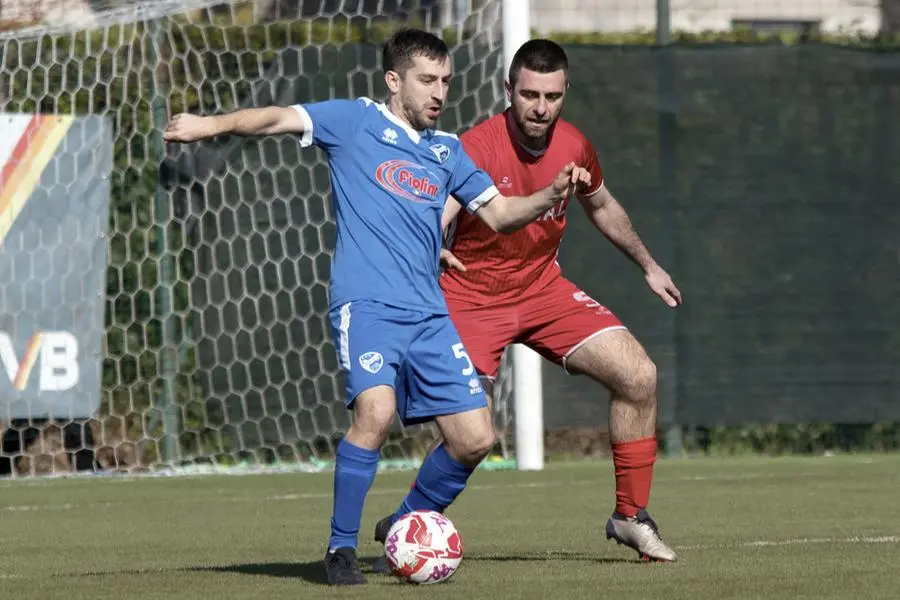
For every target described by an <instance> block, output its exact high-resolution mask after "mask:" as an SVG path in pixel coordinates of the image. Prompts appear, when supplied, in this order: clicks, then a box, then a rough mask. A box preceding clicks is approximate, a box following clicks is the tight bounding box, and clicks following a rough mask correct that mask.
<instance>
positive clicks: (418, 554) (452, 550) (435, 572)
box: [384, 510, 463, 583]
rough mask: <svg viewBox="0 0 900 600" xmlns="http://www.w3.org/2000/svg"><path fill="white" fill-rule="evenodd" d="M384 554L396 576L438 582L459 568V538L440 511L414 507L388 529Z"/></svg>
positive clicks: (448, 520)
mask: <svg viewBox="0 0 900 600" xmlns="http://www.w3.org/2000/svg"><path fill="white" fill-rule="evenodd" d="M384 556H385V558H386V559H387V563H388V565H390V567H391V571H393V572H394V575H396V576H397V577H400V578H402V579H405V580H406V581H408V582H410V583H438V582H439V581H446V580H447V579H450V577H452V576H453V574H454V573H456V570H457V569H458V568H459V563H460V561H462V557H463V545H462V538H461V537H460V535H459V532H458V531H457V530H456V527H454V526H453V523H451V522H450V519H448V518H447V517H445V516H444V515H442V514H441V513H438V512H434V511H430V510H417V511H413V512H411V513H408V514H406V515H403V516H402V517H400V518H399V519H398V520H397V522H396V523H394V526H393V527H391V529H390V531H388V534H387V541H386V542H385V544H384Z"/></svg>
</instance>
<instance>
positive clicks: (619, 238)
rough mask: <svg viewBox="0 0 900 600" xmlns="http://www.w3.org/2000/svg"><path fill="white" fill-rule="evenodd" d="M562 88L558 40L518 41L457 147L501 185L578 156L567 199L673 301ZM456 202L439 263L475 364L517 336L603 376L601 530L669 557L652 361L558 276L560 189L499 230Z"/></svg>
mask: <svg viewBox="0 0 900 600" xmlns="http://www.w3.org/2000/svg"><path fill="white" fill-rule="evenodd" d="M567 88H568V59H567V57H566V54H565V51H564V50H563V49H562V48H561V47H560V46H558V45H557V44H555V43H553V42H551V41H548V40H531V41H529V42H526V43H525V44H524V45H522V47H521V48H520V49H519V50H518V52H516V55H515V56H514V57H513V60H512V63H511V65H510V70H509V80H508V82H507V84H506V91H507V95H508V97H509V100H510V104H511V106H510V108H509V109H507V110H506V111H504V112H503V113H501V114H499V115H496V116H494V117H492V118H490V119H488V120H486V121H484V122H482V123H480V124H479V125H477V126H475V127H473V128H472V129H470V130H469V131H467V132H466V133H465V134H464V135H463V136H462V142H463V147H464V149H465V151H466V153H467V154H468V155H469V156H470V157H471V158H472V160H473V161H474V162H475V164H476V165H478V166H479V167H480V168H482V169H484V170H485V171H486V172H487V173H488V175H490V176H491V178H492V179H493V180H494V185H496V186H497V188H498V189H499V190H500V192H501V193H504V194H507V195H509V194H513V195H527V194H530V193H531V192H533V191H534V190H537V189H539V188H540V187H542V186H545V185H546V184H547V182H548V181H550V180H552V179H553V177H554V176H555V175H556V173H557V172H558V171H559V169H560V168H561V166H562V165H565V164H566V163H568V162H570V161H575V163H576V164H578V165H583V166H584V167H585V168H586V169H587V170H588V171H589V172H590V173H591V182H592V187H591V189H589V190H587V192H585V193H584V194H583V195H579V196H578V201H579V202H580V204H581V205H582V207H583V208H584V210H585V212H586V213H587V216H588V218H589V219H590V220H591V222H592V223H593V224H594V225H595V226H596V227H597V229H598V230H600V232H602V233H603V234H604V235H605V236H606V237H607V238H608V239H609V240H610V241H612V242H613V244H615V245H616V246H617V247H618V248H619V250H621V251H622V252H624V253H625V255H626V256H628V257H629V258H630V259H631V260H633V261H634V262H635V263H636V264H637V265H638V266H639V267H640V268H641V269H642V270H643V272H644V278H645V279H646V282H647V285H648V286H649V287H650V289H651V290H652V291H653V292H654V293H656V294H657V295H658V296H659V297H660V298H661V299H662V300H663V301H664V302H665V303H666V304H667V305H668V306H670V307H673V308H674V307H676V306H678V304H680V302H681V293H680V292H679V290H678V288H677V287H676V286H675V284H674V283H673V282H672V279H671V278H670V277H669V275H668V274H667V273H666V272H665V270H663V268H662V267H660V266H659V265H658V264H657V263H656V261H654V260H653V257H652V256H651V255H650V252H648V250H647V248H646V247H645V246H644V244H643V243H642V242H641V240H640V237H639V236H638V235H637V233H635V230H634V228H633V227H632V224H631V220H630V219H629V218H628V215H627V214H626V212H625V210H624V209H623V208H622V206H621V205H620V204H619V203H618V202H617V201H616V199H615V198H614V197H613V196H612V194H611V193H610V192H609V189H608V188H607V187H606V184H605V182H604V179H603V171H602V169H601V168H600V164H599V163H598V161H597V156H596V153H595V151H594V148H593V146H592V145H591V143H590V142H589V141H588V140H587V139H586V138H585V136H584V135H583V134H582V133H581V132H580V131H579V130H578V129H577V128H576V127H575V126H574V125H572V124H571V123H568V122H566V121H565V120H563V119H561V118H560V113H561V111H562V108H563V102H564V100H565V95H566V90H567ZM459 209H460V205H459V204H458V203H456V202H453V201H451V202H448V203H447V206H446V208H445V210H444V224H445V225H447V226H448V227H447V229H448V243H447V246H448V249H449V250H448V251H446V252H445V255H444V263H445V265H446V266H449V267H450V268H448V269H447V270H445V272H444V274H443V275H442V277H441V280H440V283H441V288H442V289H443V291H444V297H445V298H446V300H447V305H448V307H449V308H450V316H451V318H452V320H453V323H454V324H455V325H456V327H457V330H458V331H459V333H460V335H461V336H462V340H463V343H464V344H465V346H466V349H467V350H468V352H469V355H470V357H471V359H472V362H473V363H474V365H475V368H476V369H477V371H478V372H479V373H480V374H481V375H482V376H483V377H484V378H486V379H488V380H491V379H493V378H494V377H496V375H497V370H498V368H499V366H500V360H501V356H502V354H503V350H504V349H505V348H506V346H507V345H509V344H512V343H521V344H525V345H526V346H528V347H530V348H532V349H533V350H535V351H536V352H538V353H539V354H541V355H542V356H543V357H544V358H546V359H548V360H550V361H552V362H554V363H556V364H558V365H560V366H562V368H563V369H565V370H566V371H567V372H569V373H573V374H585V375H588V376H589V377H591V378H592V379H594V380H596V381H598V382H599V383H601V384H603V385H604V386H606V388H608V389H609V391H610V393H611V398H610V414H609V426H610V438H611V441H612V452H613V462H614V465H615V477H616V504H615V512H614V513H613V515H612V516H611V517H610V519H609V521H608V522H607V525H606V533H607V537H608V538H611V539H615V540H616V541H618V542H620V543H622V544H625V545H627V546H629V547H631V548H633V549H635V550H636V551H637V552H638V554H639V555H640V556H641V557H642V558H644V559H648V560H659V561H674V560H676V558H677V557H676V554H675V552H674V551H673V550H672V549H671V548H669V546H668V545H666V544H665V543H664V542H663V541H662V539H661V538H660V535H659V530H658V528H657V526H656V523H655V522H654V521H653V519H652V518H651V517H650V515H649V514H648V513H647V510H646V507H647V504H648V502H649V498H650V485H651V479H652V476H653V465H654V463H655V460H656V447H657V442H656V412H657V402H656V366H655V365H654V364H653V362H652V361H651V360H650V358H649V357H648V356H647V353H646V352H645V351H644V349H643V347H642V346H641V344H640V343H639V342H638V341H637V340H636V339H635V338H634V336H632V335H631V333H630V332H629V331H628V330H627V329H626V328H625V326H624V325H623V324H622V323H621V321H619V319H618V318H616V316H615V315H614V314H613V313H612V312H611V311H609V310H608V309H607V308H606V307H604V306H603V305H602V304H600V303H599V302H597V301H595V300H594V299H593V298H591V297H590V296H588V295H587V294H586V293H584V292H583V291H581V290H580V289H579V288H578V287H577V286H576V285H575V284H574V283H572V282H571V281H569V280H568V279H566V278H565V277H564V276H563V274H562V272H561V270H560V266H559V264H558V263H557V253H558V250H559V245H560V242H561V240H562V236H563V232H564V230H565V227H566V217H567V209H568V201H563V202H560V203H559V204H558V205H557V206H556V207H554V208H553V209H550V210H548V211H547V212H546V213H545V214H544V215H543V216H541V217H539V218H538V219H537V220H536V221H534V222H532V223H530V224H528V225H527V226H525V227H523V228H522V229H519V230H518V231H514V232H511V233H509V234H508V235H503V234H502V232H501V233H497V232H494V231H492V230H490V229H489V228H488V227H487V226H485V225H484V223H483V222H482V221H480V220H479V219H477V218H476V217H473V216H471V215H469V214H466V213H465V211H460V210H459ZM488 388H489V386H488Z"/></svg>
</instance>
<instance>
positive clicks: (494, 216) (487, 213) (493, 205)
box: [475, 163, 591, 233]
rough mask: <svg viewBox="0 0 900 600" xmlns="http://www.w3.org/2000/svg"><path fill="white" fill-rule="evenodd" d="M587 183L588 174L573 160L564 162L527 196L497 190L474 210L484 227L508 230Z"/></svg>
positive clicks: (577, 190) (584, 188) (533, 218)
mask: <svg viewBox="0 0 900 600" xmlns="http://www.w3.org/2000/svg"><path fill="white" fill-rule="evenodd" d="M590 187H591V174H590V173H589V172H588V171H587V170H586V169H584V168H583V167H579V166H576V165H575V163H569V164H567V165H566V166H565V167H564V168H563V170H562V171H560V172H559V175H557V176H556V179H554V180H553V183H551V184H550V185H548V186H547V187H546V188H544V189H542V190H541V191H539V192H536V193H534V194H532V195H530V196H524V197H518V196H503V195H502V194H498V195H497V196H495V197H494V198H493V199H492V200H491V201H490V202H488V203H486V204H485V205H483V206H482V207H481V208H479V209H478V211H477V212H476V213H475V214H476V215H478V216H479V217H480V218H481V220H482V221H484V222H485V223H486V224H487V225H488V227H490V228H491V229H493V230H494V231H498V232H500V233H512V232H513V231H516V230H517V229H520V228H522V227H524V226H525V225H527V224H528V223H531V222H532V221H534V220H535V219H536V218H538V217H539V216H541V215H542V214H544V213H545V212H547V211H548V210H550V209H551V208H553V205H555V204H556V203H557V202H562V201H563V200H565V199H566V198H568V197H569V195H570V194H571V193H572V192H573V191H574V192H576V193H577V192H581V191H584V190H587V189H589V188H590Z"/></svg>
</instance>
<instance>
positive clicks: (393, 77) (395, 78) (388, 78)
mask: <svg viewBox="0 0 900 600" xmlns="http://www.w3.org/2000/svg"><path fill="white" fill-rule="evenodd" d="M384 82H385V83H386V84H387V87H388V91H390V92H391V93H392V94H396V93H398V92H399V91H400V74H399V73H398V72H397V71H385V73H384Z"/></svg>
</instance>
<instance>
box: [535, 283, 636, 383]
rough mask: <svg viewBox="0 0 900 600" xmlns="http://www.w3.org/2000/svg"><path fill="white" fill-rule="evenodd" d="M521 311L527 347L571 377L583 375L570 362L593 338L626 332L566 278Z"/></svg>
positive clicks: (604, 309)
mask: <svg viewBox="0 0 900 600" xmlns="http://www.w3.org/2000/svg"><path fill="white" fill-rule="evenodd" d="M519 308H520V312H521V315H522V321H523V325H524V326H525V327H526V328H527V330H528V335H527V337H526V338H525V340H524V341H525V343H526V344H527V345H528V346H530V347H531V348H532V349H534V350H535V351H537V352H538V353H540V354H541V355H542V356H544V358H546V359H548V360H550V361H552V362H554V363H556V364H558V365H560V366H562V367H563V369H565V370H566V371H568V372H570V373H581V372H584V371H580V370H578V369H577V365H573V364H572V362H571V359H572V357H573V356H575V355H576V353H577V352H578V350H579V349H580V348H582V347H583V346H584V345H585V344H588V343H589V342H590V341H591V340H592V339H593V338H595V337H598V336H600V335H605V334H609V333H613V332H617V331H627V330H626V328H625V326H624V325H623V324H622V322H621V321H620V320H619V318H618V317H616V315H614V314H613V313H612V311H611V310H609V309H608V308H606V307H605V306H603V305H602V304H600V303H599V302H597V301H596V300H594V299H593V298H591V297H590V296H588V295H587V294H586V293H585V292H583V291H582V290H580V289H579V288H578V287H577V286H576V285H575V284H573V283H572V282H570V281H568V280H567V279H563V278H560V279H559V280H557V281H556V282H554V283H553V284H552V285H550V286H548V287H547V288H545V289H544V290H543V293H542V294H541V296H540V297H539V298H538V299H529V300H528V301H526V302H523V303H522V304H521V305H520V307H519Z"/></svg>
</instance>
